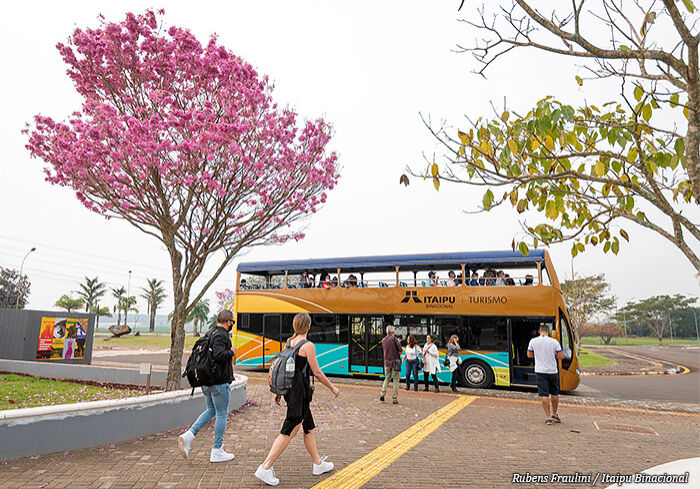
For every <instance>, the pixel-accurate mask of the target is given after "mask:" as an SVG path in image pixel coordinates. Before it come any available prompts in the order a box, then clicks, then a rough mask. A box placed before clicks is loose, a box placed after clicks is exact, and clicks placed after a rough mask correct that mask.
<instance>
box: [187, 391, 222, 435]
mask: <svg viewBox="0 0 700 489" xmlns="http://www.w3.org/2000/svg"><path fill="white" fill-rule="evenodd" d="M202 394H204V399H205V400H206V402H207V409H206V410H205V411H204V412H203V413H202V414H200V415H199V418H197V421H195V422H194V424H193V425H192V427H191V428H190V431H191V432H192V433H193V434H194V435H196V434H197V433H199V430H201V429H202V426H204V425H205V424H207V423H208V422H209V421H210V420H211V418H213V417H214V416H216V421H215V423H214V448H221V446H222V445H223V444H224V431H226V418H227V417H228V402H229V399H230V398H231V386H230V385H229V384H218V385H209V386H203V387H202Z"/></svg>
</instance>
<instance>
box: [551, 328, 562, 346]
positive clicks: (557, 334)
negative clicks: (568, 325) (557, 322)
mask: <svg viewBox="0 0 700 489" xmlns="http://www.w3.org/2000/svg"><path fill="white" fill-rule="evenodd" d="M552 338H554V339H555V340H557V341H558V342H559V343H561V338H560V337H559V331H557V330H556V329H554V330H552Z"/></svg>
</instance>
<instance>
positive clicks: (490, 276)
mask: <svg viewBox="0 0 700 489" xmlns="http://www.w3.org/2000/svg"><path fill="white" fill-rule="evenodd" d="M479 283H480V284H481V285H488V286H493V285H495V284H496V272H495V271H494V270H493V268H491V265H486V269H485V270H484V276H483V277H482V278H481V280H480V281H479Z"/></svg>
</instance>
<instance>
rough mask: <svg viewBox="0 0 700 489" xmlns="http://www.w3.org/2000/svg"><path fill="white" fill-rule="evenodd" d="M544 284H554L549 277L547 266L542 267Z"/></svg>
mask: <svg viewBox="0 0 700 489" xmlns="http://www.w3.org/2000/svg"><path fill="white" fill-rule="evenodd" d="M542 285H552V281H551V280H550V278H549V272H548V271H547V268H546V267H544V266H543V267H542Z"/></svg>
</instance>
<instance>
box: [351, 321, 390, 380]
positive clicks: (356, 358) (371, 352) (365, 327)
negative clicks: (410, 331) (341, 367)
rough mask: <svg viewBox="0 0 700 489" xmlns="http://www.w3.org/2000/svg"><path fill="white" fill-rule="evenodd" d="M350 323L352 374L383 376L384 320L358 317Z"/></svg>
mask: <svg viewBox="0 0 700 489" xmlns="http://www.w3.org/2000/svg"><path fill="white" fill-rule="evenodd" d="M350 321H351V322H350V372H351V373H352V372H354V373H360V374H370V375H372V374H374V375H379V374H382V373H383V372H384V368H383V365H384V352H383V351H382V337H383V331H382V329H383V321H382V318H380V317H359V316H356V317H352V318H351V320H350Z"/></svg>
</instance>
